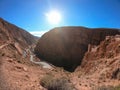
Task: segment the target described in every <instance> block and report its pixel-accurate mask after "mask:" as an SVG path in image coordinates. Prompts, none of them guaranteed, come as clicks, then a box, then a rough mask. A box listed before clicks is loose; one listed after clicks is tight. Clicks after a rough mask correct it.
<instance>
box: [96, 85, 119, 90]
mask: <svg viewBox="0 0 120 90" xmlns="http://www.w3.org/2000/svg"><path fill="white" fill-rule="evenodd" d="M97 90H120V85H119V86H116V87H113V86H101V87H99V88H98V89H97Z"/></svg>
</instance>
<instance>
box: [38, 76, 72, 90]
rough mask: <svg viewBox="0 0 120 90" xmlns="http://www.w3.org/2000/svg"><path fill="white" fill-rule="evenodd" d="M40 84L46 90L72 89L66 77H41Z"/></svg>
mask: <svg viewBox="0 0 120 90" xmlns="http://www.w3.org/2000/svg"><path fill="white" fill-rule="evenodd" d="M40 84H41V85H42V86H43V87H45V88H47V90H74V87H73V85H72V84H70V82H69V80H67V79H66V78H64V77H62V78H54V77H52V76H50V75H47V76H45V77H43V78H42V79H41V81H40Z"/></svg>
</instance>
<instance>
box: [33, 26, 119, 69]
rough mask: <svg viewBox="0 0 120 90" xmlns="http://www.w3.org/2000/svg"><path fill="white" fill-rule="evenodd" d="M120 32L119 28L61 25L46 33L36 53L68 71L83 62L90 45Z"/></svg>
mask: <svg viewBox="0 0 120 90" xmlns="http://www.w3.org/2000/svg"><path fill="white" fill-rule="evenodd" d="M116 34H120V32H119V31H118V30H117V29H104V28H98V29H89V28H84V27H59V28H54V29H53V30H50V31H49V32H47V33H45V34H44V35H43V36H42V37H41V38H40V39H39V41H38V43H37V45H36V47H35V54H36V55H37V56H38V57H39V58H41V59H43V60H45V61H48V62H50V63H52V64H54V65H56V66H60V67H64V69H66V70H68V71H74V69H75V68H76V67H77V66H78V65H80V64H81V61H82V58H83V57H84V54H85V52H86V51H87V50H88V45H89V44H93V45H98V44H99V43H100V42H101V41H102V40H104V39H105V37H106V36H108V35H116Z"/></svg>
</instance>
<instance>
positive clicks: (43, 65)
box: [30, 53, 53, 69]
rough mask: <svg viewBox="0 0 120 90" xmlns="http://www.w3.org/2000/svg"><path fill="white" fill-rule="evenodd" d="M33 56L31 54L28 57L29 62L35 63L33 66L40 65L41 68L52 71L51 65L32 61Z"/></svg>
mask: <svg viewBox="0 0 120 90" xmlns="http://www.w3.org/2000/svg"><path fill="white" fill-rule="evenodd" d="M34 56H35V55H33V54H32V53H31V55H30V61H31V62H33V63H35V64H38V65H41V66H42V67H43V68H47V69H52V68H53V67H52V66H51V65H49V64H48V63H47V62H43V61H40V62H36V61H34Z"/></svg>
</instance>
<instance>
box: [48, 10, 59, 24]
mask: <svg viewBox="0 0 120 90" xmlns="http://www.w3.org/2000/svg"><path fill="white" fill-rule="evenodd" d="M46 17H47V20H48V22H49V23H50V24H59V23H60V21H61V14H60V13H59V12H58V11H50V12H49V13H47V14H46Z"/></svg>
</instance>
